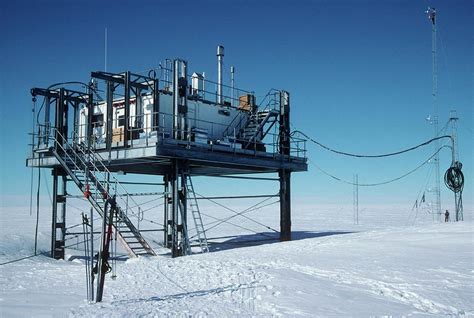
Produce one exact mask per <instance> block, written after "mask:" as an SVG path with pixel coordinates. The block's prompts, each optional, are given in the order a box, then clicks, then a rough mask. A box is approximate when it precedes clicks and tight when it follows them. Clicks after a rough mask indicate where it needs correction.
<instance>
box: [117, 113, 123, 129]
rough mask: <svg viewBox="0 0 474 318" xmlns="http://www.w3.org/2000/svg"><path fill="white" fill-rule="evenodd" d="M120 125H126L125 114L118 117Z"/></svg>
mask: <svg viewBox="0 0 474 318" xmlns="http://www.w3.org/2000/svg"><path fill="white" fill-rule="evenodd" d="M118 126H119V127H123V126H125V115H120V116H119V117H118Z"/></svg>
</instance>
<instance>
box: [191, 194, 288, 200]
mask: <svg viewBox="0 0 474 318" xmlns="http://www.w3.org/2000/svg"><path fill="white" fill-rule="evenodd" d="M279 196H280V194H262V195H235V196H222V197H199V198H196V200H226V199H254V198H272V197H279Z"/></svg>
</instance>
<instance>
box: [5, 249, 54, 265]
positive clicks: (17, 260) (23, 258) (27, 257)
mask: <svg viewBox="0 0 474 318" xmlns="http://www.w3.org/2000/svg"><path fill="white" fill-rule="evenodd" d="M41 255H45V256H46V255H48V253H46V252H44V253H39V254H33V255H30V256H25V257H21V258H17V259H14V260H11V261H8V262H4V263H0V266H3V265H7V264H11V263H15V262H19V261H23V260H25V259H29V258H33V257H36V256H41Z"/></svg>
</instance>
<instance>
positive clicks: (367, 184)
mask: <svg viewBox="0 0 474 318" xmlns="http://www.w3.org/2000/svg"><path fill="white" fill-rule="evenodd" d="M443 148H451V147H450V146H447V145H444V146H442V147H441V148H439V149H438V150H437V151H436V152H435V153H434V154H433V155H432V156H431V157H429V158H428V159H427V160H425V161H423V162H422V163H421V164H420V165H418V166H417V167H416V168H414V169H412V170H410V171H408V172H407V173H405V174H403V175H401V176H400V177H397V178H394V179H390V180H387V181H383V182H378V183H358V184H357V185H358V186H360V187H375V186H379V185H384V184H389V183H392V182H395V181H398V180H400V179H403V178H405V177H406V176H408V175H410V174H412V173H413V172H415V171H417V170H418V169H420V168H421V167H423V166H424V165H425V164H427V163H428V162H429V161H430V160H431V159H433V158H434V157H435V156H436V155H437V154H438V153H439V152H440V151H441V149H443ZM308 161H309V162H310V163H311V164H312V165H313V166H315V167H316V169H318V170H319V171H321V172H322V173H324V174H325V175H327V176H328V177H331V178H332V179H334V180H337V181H340V182H343V183H346V184H350V185H356V184H355V183H353V182H350V181H347V180H344V179H342V178H339V177H336V176H334V175H332V174H330V173H329V172H326V171H325V170H323V169H322V168H321V167H319V166H318V165H317V164H315V163H314V162H313V161H312V160H311V159H309V158H308Z"/></svg>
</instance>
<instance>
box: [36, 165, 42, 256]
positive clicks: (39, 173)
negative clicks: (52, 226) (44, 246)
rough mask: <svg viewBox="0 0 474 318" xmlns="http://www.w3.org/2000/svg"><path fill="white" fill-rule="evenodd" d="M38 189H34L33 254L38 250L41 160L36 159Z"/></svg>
mask: <svg viewBox="0 0 474 318" xmlns="http://www.w3.org/2000/svg"><path fill="white" fill-rule="evenodd" d="M38 162H39V165H38V190H37V191H36V225H35V255H36V254H37V251H38V227H39V213H40V208H39V205H40V202H39V201H40V189H41V160H40V161H38Z"/></svg>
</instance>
